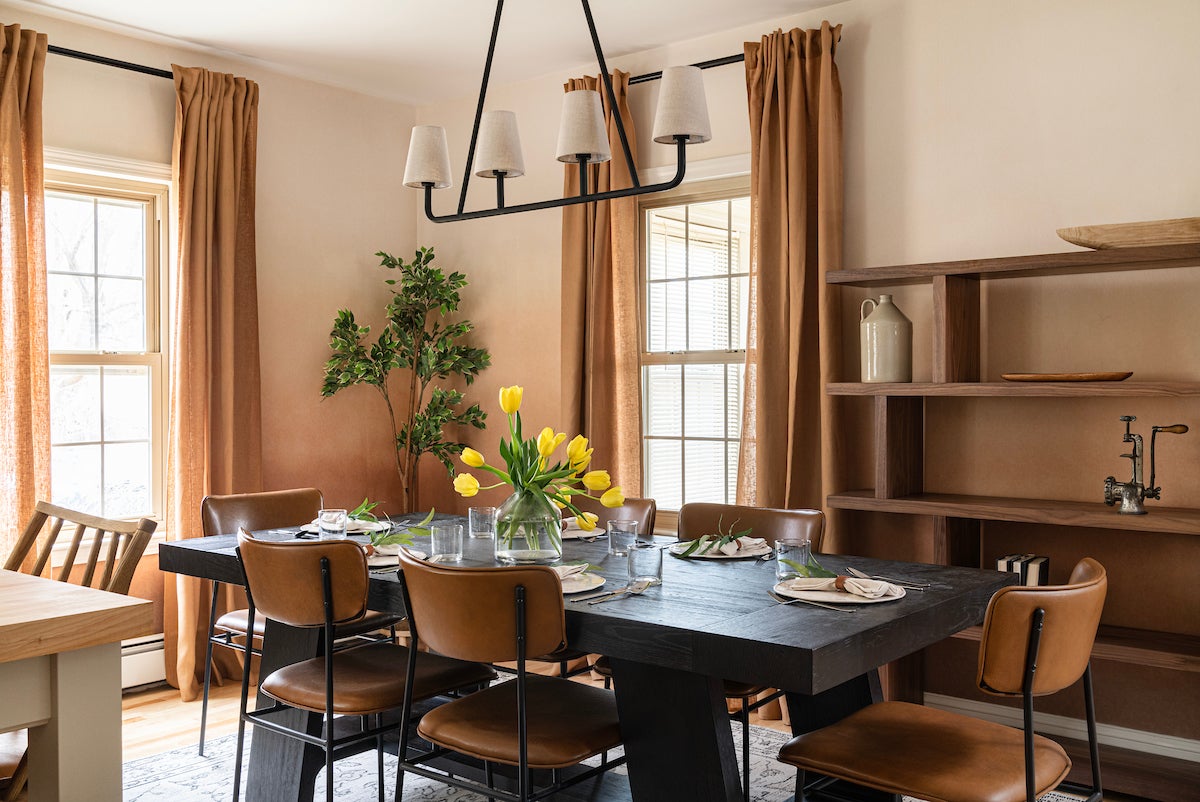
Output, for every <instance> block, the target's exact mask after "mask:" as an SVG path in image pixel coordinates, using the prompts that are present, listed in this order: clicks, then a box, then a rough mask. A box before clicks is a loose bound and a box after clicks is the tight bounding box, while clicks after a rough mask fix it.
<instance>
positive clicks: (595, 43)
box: [458, 0, 641, 213]
mask: <svg viewBox="0 0 1200 802" xmlns="http://www.w3.org/2000/svg"><path fill="white" fill-rule="evenodd" d="M581 2H582V3H583V15H584V16H585V17H587V25H588V32H589V33H590V34H591V35H592V47H594V48H595V49H596V63H597V64H599V65H600V79H601V80H602V81H603V82H604V91H605V93H606V94H607V95H608V108H609V110H610V111H611V112H612V115H613V120H614V121H616V123H617V135H618V136H619V137H620V139H621V150H623V151H625V164H626V166H628V167H629V180H630V181H632V182H633V186H634V188H637V187H639V186H641V182H640V181H639V180H638V174H637V168H636V167H634V165H633V153H632V151H631V150H630V149H629V135H628V134H626V133H625V123H624V122H622V120H621V111H620V109H618V108H617V95H616V93H615V92H613V88H612V77H611V76H610V75H609V74H608V64H607V63H605V61H604V51H603V50H601V49H600V36H599V34H597V33H596V20H595V19H593V18H592V7H591V5H590V4H589V3H588V0H581ZM458 211H459V212H460V213H461V212H462V209H461V208H459V210H458Z"/></svg>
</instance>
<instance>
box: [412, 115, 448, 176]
mask: <svg viewBox="0 0 1200 802" xmlns="http://www.w3.org/2000/svg"><path fill="white" fill-rule="evenodd" d="M427 183H429V184H433V188H434V189H445V188H446V187H448V186H450V185H451V184H452V183H454V182H453V181H452V180H451V179H450V148H449V147H448V146H447V145H446V129H445V128H442V126H440V125H414V126H413V129H412V138H411V139H410V140H409V143H408V162H407V163H406V164H405V165H404V186H406V187H416V188H418V189H420V188H421V187H422V186H424V185H425V184H427Z"/></svg>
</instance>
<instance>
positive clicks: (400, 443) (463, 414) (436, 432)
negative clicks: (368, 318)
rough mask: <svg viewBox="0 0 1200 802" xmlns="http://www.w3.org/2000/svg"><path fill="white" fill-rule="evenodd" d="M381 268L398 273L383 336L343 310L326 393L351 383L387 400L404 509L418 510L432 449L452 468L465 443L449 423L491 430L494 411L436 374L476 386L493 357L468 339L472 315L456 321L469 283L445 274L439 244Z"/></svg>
mask: <svg viewBox="0 0 1200 802" xmlns="http://www.w3.org/2000/svg"><path fill="white" fill-rule="evenodd" d="M376 256H378V257H380V259H381V260H382V261H381V262H380V266H381V267H384V268H386V269H387V270H389V271H397V273H396V275H395V276H394V277H391V278H388V279H387V280H386V283H387V284H388V285H389V286H390V287H391V291H392V300H391V302H390V303H388V305H387V309H386V314H387V319H386V322H385V323H384V325H383V328H382V330H381V331H380V332H379V336H378V337H376V338H375V341H374V342H371V343H368V341H367V337H368V335H369V334H370V333H371V329H370V327H369V326H360V325H358V323H356V322H355V320H354V313H353V312H351V311H350V310H349V309H341V310H338V314H337V319H336V320H335V321H334V324H333V330H332V331H331V332H330V333H329V337H330V342H329V345H330V348H331V349H332V351H333V355H332V356H331V357H330V359H329V361H328V362H326V363H325V381H324V384H323V385H322V387H321V395H323V396H331V395H333V394H334V393H336V392H338V391H339V390H342V389H344V388H346V387H352V386H354V385H356V384H366V385H370V386H371V387H374V388H375V389H376V390H377V391H378V392H379V394H380V396H382V397H383V401H384V404H386V405H387V411H388V416H389V418H390V420H391V424H392V436H393V445H394V448H395V459H396V472H397V473H398V474H399V476H400V486H401V488H402V489H403V493H404V497H403V500H402V509H401V512H412V511H413V508H414V505H415V503H416V488H417V464H418V462H419V461H420V459H421V457H422V455H424V454H433V455H434V456H435V457H437V458H438V459H439V460H440V461H441V463H442V464H443V465H445V466H446V471H447V473H452V472H453V470H454V465H453V463H452V462H451V457H453V456H454V455H456V454H458V453H460V452H461V451H462V450H463V447H464V444H463V443H459V442H455V441H453V440H447V439H446V436H445V434H444V428H445V427H446V426H448V425H449V426H474V427H475V428H476V429H482V428H484V421H485V419H486V418H487V413H485V412H484V411H483V410H482V409H480V408H479V405H478V404H472V405H471V406H469V407H467V408H465V409H463V408H461V407H462V402H463V394H462V393H461V392H459V391H458V390H454V389H449V388H446V387H438V386H434V382H435V381H437V380H445V379H450V378H454V377H461V378H462V379H463V380H464V381H465V382H466V383H467V384H471V383H472V382H473V381H474V380H475V377H476V376H477V375H478V374H479V371H481V370H483V369H484V368H486V367H487V366H488V365H489V364H490V363H491V355H490V354H488V352H487V350H486V349H483V348H474V347H471V346H470V345H466V344H464V343H463V342H462V340H463V338H464V337H466V335H467V334H468V333H470V331H471V329H472V326H471V323H470V322H469V321H467V320H457V321H451V320H447V316H448V315H451V314H453V313H455V312H457V311H458V305H459V290H461V289H462V288H463V287H465V286H466V284H467V278H466V276H465V275H463V274H462V273H460V272H458V271H454V272H452V273H449V274H446V273H444V272H442V270H441V269H440V268H438V267H435V266H434V264H433V248H420V249H419V250H417V252H416V256H415V257H414V258H413V260H412V261H411V262H405V261H404V260H403V259H398V258H396V257H394V256H392V255H391V254H388V253H384V252H383V251H380V252H379V253H377V254H376ZM393 371H401V372H402V374H401V375H402V376H403V379H402V383H404V380H406V383H407V385H408V394H407V398H404V399H403V400H402V401H401V402H400V403H397V402H396V400H395V399H394V398H393V394H392V389H391V388H389V386H388V380H389V377H390V376H391V375H392V372H393Z"/></svg>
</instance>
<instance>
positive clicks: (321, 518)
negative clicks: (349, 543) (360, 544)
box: [317, 510, 346, 540]
mask: <svg viewBox="0 0 1200 802" xmlns="http://www.w3.org/2000/svg"><path fill="white" fill-rule="evenodd" d="M317 528H318V530H319V531H318V538H319V539H320V540H345V539H346V511H345V510H321V511H320V512H318V513H317Z"/></svg>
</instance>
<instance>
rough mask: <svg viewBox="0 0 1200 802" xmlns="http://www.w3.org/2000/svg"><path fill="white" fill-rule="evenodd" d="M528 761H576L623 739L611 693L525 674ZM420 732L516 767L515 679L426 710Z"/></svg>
mask: <svg viewBox="0 0 1200 802" xmlns="http://www.w3.org/2000/svg"><path fill="white" fill-rule="evenodd" d="M525 682H526V686H525V688H526V700H527V703H526V711H527V713H526V715H527V719H526V720H527V722H528V733H529V737H528V743H529V765H530V767H532V768H535V769H557V768H564V767H566V766H573V765H575V764H576V763H579V762H580V761H582V760H586V759H587V758H589V757H591V756H592V755H597V754H600V753H601V752H603V751H605V750H607V749H613V748H615V747H617V746H619V745H620V744H621V730H620V727H619V725H618V723H617V705H616V702H615V701H614V699H613V695H612V694H611V693H610V692H608V691H604V690H601V689H599V688H593V687H591V686H590V685H583V684H581V683H578V682H572V681H571V680H564V679H558V678H556V677H543V676H538V675H536V674H527V675H526V677H525ZM417 731H418V732H419V733H420V735H421V737H422V738H424V739H425V740H427V741H430V742H431V743H434V744H437V745H439V746H444V747H446V748H447V749H452V750H454V751H455V752H459V753H461V754H465V755H471V756H473V757H477V758H479V759H481V760H491V761H495V762H497V763H506V764H508V765H511V766H516V765H518V764H519V762H520V757H519V744H518V741H517V681H516V680H514V681H512V682H505V683H503V684H501V685H496V686H493V687H491V688H488V689H486V690H483V691H480V692H479V693H473V694H470V695H469V696H466V697H463V698H462V699H455V700H454V701H451V702H447V703H446V704H444V705H441V706H440V707H437V708H435V709H433V710H431V711H430V712H428V713H426V714H425V716H424V717H423V718H422V719H421V722H420V724H418V725H417Z"/></svg>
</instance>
